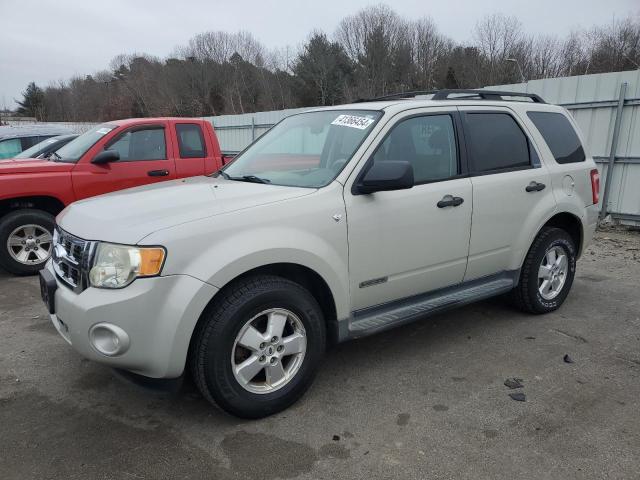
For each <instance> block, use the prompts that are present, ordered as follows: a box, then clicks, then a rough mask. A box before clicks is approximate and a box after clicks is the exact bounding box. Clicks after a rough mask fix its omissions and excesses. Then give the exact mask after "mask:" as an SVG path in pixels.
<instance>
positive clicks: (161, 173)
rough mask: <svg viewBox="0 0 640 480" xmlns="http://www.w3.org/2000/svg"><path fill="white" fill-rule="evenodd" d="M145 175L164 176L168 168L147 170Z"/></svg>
mask: <svg viewBox="0 0 640 480" xmlns="http://www.w3.org/2000/svg"><path fill="white" fill-rule="evenodd" d="M147 175H149V176H150V177H166V176H167V175H169V170H149V171H148V172H147Z"/></svg>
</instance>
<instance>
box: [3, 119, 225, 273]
mask: <svg viewBox="0 0 640 480" xmlns="http://www.w3.org/2000/svg"><path fill="white" fill-rule="evenodd" d="M222 165H223V159H222V154H221V152H220V146H219V144H218V140H217V138H216V135H215V132H214V131H213V127H212V125H211V123H209V122H207V121H205V120H202V119H193V118H137V119H128V120H118V121H112V122H107V123H103V124H101V125H97V126H95V127H93V128H92V129H91V130H89V131H87V132H85V133H84V134H82V135H80V136H79V137H77V138H75V139H74V140H71V141H70V142H69V143H67V144H66V145H64V146H63V147H61V148H60V149H59V150H57V151H56V152H55V153H53V154H52V155H51V156H50V157H49V158H48V159H41V160H33V159H8V160H2V161H0V267H3V268H4V269H5V270H7V271H9V272H11V273H14V274H18V275H28V274H34V273H36V272H37V271H38V270H39V269H40V268H42V267H43V265H44V263H45V262H46V261H47V259H48V258H49V256H50V255H51V251H52V248H53V243H52V240H53V226H54V217H55V215H57V214H58V213H60V212H61V211H62V209H63V208H64V207H65V206H67V205H69V204H70V203H72V202H75V201H77V200H82V199H84V198H88V197H93V196H96V195H101V194H104V193H109V192H113V191H115V190H122V189H125V188H130V187H135V186H138V185H145V184H149V183H157V182H161V181H165V180H173V179H176V178H183V177H192V176H195V175H205V174H208V173H212V172H215V171H216V170H218V169H219V168H220V167H222Z"/></svg>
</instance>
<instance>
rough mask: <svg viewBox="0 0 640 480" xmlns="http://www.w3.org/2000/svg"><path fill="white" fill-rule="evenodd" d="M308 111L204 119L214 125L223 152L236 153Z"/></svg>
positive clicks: (277, 111) (304, 109) (300, 109)
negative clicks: (296, 114)
mask: <svg viewBox="0 0 640 480" xmlns="http://www.w3.org/2000/svg"><path fill="white" fill-rule="evenodd" d="M307 110H310V108H290V109H288V110H276V111H273V112H255V113H244V114H239V115H220V116H218V117H204V118H205V119H206V120H209V121H210V122H211V123H212V124H213V127H214V128H215V130H216V135H217V136H218V140H219V141H220V147H221V148H222V151H224V152H230V153H235V152H239V151H240V150H244V148H245V147H246V146H247V145H249V144H250V143H251V142H252V141H254V140H255V139H257V138H258V137H260V135H262V134H263V133H265V132H266V131H267V130H269V128H271V127H272V126H273V125H275V124H276V123H278V122H279V121H280V120H282V119H283V118H286V117H288V116H289V115H293V114H294V113H300V112H305V111H307Z"/></svg>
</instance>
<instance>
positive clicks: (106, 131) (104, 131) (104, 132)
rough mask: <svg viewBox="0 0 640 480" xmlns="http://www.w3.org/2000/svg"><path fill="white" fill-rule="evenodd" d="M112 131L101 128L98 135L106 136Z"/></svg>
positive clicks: (97, 131)
mask: <svg viewBox="0 0 640 480" xmlns="http://www.w3.org/2000/svg"><path fill="white" fill-rule="evenodd" d="M111 130H112V129H111V128H99V129H98V130H96V133H99V134H100V135H106V134H107V133H109V132H110V131H111Z"/></svg>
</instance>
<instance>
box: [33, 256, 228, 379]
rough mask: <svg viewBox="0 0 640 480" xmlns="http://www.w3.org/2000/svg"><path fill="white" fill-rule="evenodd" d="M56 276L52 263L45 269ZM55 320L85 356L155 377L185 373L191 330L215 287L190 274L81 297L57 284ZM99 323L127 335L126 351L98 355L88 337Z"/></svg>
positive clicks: (86, 292)
mask: <svg viewBox="0 0 640 480" xmlns="http://www.w3.org/2000/svg"><path fill="white" fill-rule="evenodd" d="M45 269H47V270H48V271H49V273H51V274H52V275H54V276H55V273H54V271H53V267H52V265H51V261H49V262H48V263H47V265H46V267H45ZM56 281H57V289H56V290H55V294H54V308H53V310H54V312H55V313H51V314H50V316H51V321H52V322H53V324H54V326H55V327H56V329H57V330H58V332H59V333H60V335H61V336H62V337H63V338H64V339H65V340H66V341H67V342H68V343H69V344H70V345H71V346H72V347H73V348H74V349H75V350H76V351H77V352H78V353H80V354H81V355H82V356H83V357H85V358H88V359H90V360H94V361H96V362H99V363H103V364H105V365H109V366H111V367H114V368H119V369H123V370H128V371H131V372H134V373H136V374H139V375H144V376H146V377H152V378H176V377H179V376H180V375H181V374H182V372H183V371H184V366H185V361H186V358H187V352H188V350H189V342H190V340H191V334H192V333H193V329H194V327H195V325H196V323H197V321H198V319H199V318H200V315H201V313H202V311H203V310H204V308H205V307H206V305H207V303H208V302H209V301H210V300H211V298H212V297H213V296H214V295H215V294H216V292H217V291H218V289H217V288H215V287H213V286H211V285H209V284H207V283H204V282H202V281H200V280H197V279H195V278H193V277H190V276H188V275H170V276H166V277H153V278H142V279H138V280H136V281H134V282H133V283H132V284H131V285H129V286H128V287H125V288H122V289H119V290H108V289H98V288H88V289H86V290H84V291H83V292H82V293H80V294H77V293H74V292H73V291H72V290H70V289H69V288H68V287H67V286H65V285H64V284H63V283H62V282H60V281H59V280H57V279H56ZM96 324H107V325H113V326H115V327H116V329H118V328H119V329H122V330H123V331H124V332H126V334H127V336H128V339H129V345H128V349H127V350H126V351H125V352H124V353H122V354H120V355H116V356H107V355H104V354H102V353H100V352H99V351H98V350H96V348H95V347H94V346H93V345H92V343H91V341H90V335H89V332H90V330H91V328H92V327H93V326H94V325H96Z"/></svg>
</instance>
